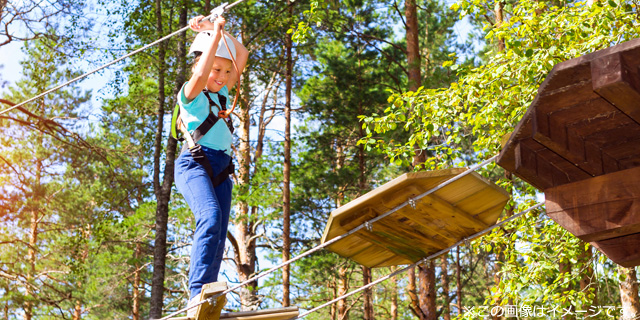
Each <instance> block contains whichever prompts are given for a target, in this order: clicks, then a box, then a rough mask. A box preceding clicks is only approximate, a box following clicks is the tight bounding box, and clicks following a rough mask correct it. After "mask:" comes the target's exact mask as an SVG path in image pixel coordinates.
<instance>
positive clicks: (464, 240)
mask: <svg viewBox="0 0 640 320" xmlns="http://www.w3.org/2000/svg"><path fill="white" fill-rule="evenodd" d="M543 204H544V203H543V202H538V203H537V204H535V205H534V206H531V207H529V208H528V209H526V210H524V211H522V212H520V213H517V214H515V215H513V216H511V217H509V218H508V219H505V220H502V221H500V222H499V223H496V224H494V225H493V226H491V227H488V228H486V229H484V230H482V231H480V232H477V233H475V234H473V235H471V236H469V237H466V238H463V239H462V240H460V241H458V242H456V243H455V244H454V245H452V246H450V247H448V248H446V249H442V250H440V251H438V252H436V253H434V254H432V255H430V256H428V257H425V258H422V259H421V260H419V261H418V262H415V263H413V264H410V265H409V266H407V267H405V268H403V269H398V270H396V271H394V272H392V273H390V274H388V275H386V276H384V277H382V278H379V279H377V280H376V281H373V282H371V283H369V284H367V285H365V286H362V287H360V288H358V289H356V290H353V291H351V292H349V293H346V294H344V295H342V296H339V297H337V298H335V299H333V300H331V301H329V302H326V303H324V304H322V305H319V306H317V307H315V308H313V309H311V310H309V311H306V312H304V313H302V314H300V315H298V316H296V317H293V318H290V319H288V320H294V319H301V318H304V317H306V316H308V315H309V314H311V313H314V312H316V311H318V310H320V309H322V308H324V307H326V306H329V305H332V304H334V303H336V302H338V301H340V300H342V299H345V298H348V297H350V296H352V295H354V294H356V293H358V292H361V291H363V290H366V289H369V288H371V287H373V286H374V285H376V284H378V283H380V282H382V281H385V280H387V279H389V278H391V277H393V276H395V275H398V274H400V273H402V272H405V271H407V270H409V269H410V268H413V267H416V266H417V265H419V264H421V263H424V262H427V261H430V260H431V259H433V258H435V257H438V256H440V255H442V254H445V253H447V252H448V251H450V250H451V249H453V248H455V247H457V246H459V245H461V244H463V243H466V242H468V241H471V240H474V239H476V238H477V237H479V236H482V235H484V234H485V233H487V232H490V231H491V230H493V229H495V228H497V227H500V226H502V225H504V224H505V223H507V222H510V221H512V220H514V219H516V218H519V217H521V216H522V215H525V214H527V213H529V212H531V211H533V210H535V209H537V208H539V207H540V206H542V205H543Z"/></svg>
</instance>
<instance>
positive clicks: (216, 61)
mask: <svg viewBox="0 0 640 320" xmlns="http://www.w3.org/2000/svg"><path fill="white" fill-rule="evenodd" d="M203 18H204V17H203V16H198V17H195V18H193V19H191V20H190V21H189V27H190V28H191V29H192V30H194V31H199V32H200V33H199V34H198V35H197V36H196V39H195V40H194V42H193V44H192V45H191V48H190V50H189V54H191V53H192V52H195V54H196V60H195V64H194V66H193V67H192V72H193V75H192V76H191V78H190V79H189V81H187V82H186V83H185V84H184V85H183V86H182V89H180V93H179V94H178V97H177V100H178V104H179V106H180V118H181V121H182V124H181V125H182V126H183V132H185V131H188V133H189V134H190V137H191V138H193V140H197V141H196V142H197V144H196V145H195V147H193V146H192V145H189V147H190V150H189V151H190V152H187V151H185V149H183V152H181V154H180V156H179V157H178V159H177V161H176V167H175V182H176V187H177V189H178V191H179V192H180V193H181V194H182V195H183V196H184V198H185V200H186V201H187V204H188V205H189V208H191V211H192V212H193V214H194V216H195V219H196V230H195V233H194V239H193V249H192V252H191V265H190V272H189V290H190V294H191V297H190V299H189V304H188V305H189V306H191V305H194V304H196V303H198V302H199V301H200V292H201V291H202V286H203V285H204V284H207V283H211V282H215V281H216V280H217V278H218V272H219V271H220V265H221V263H222V256H223V252H224V246H225V239H226V234H227V226H228V223H229V211H230V210H231V189H232V188H233V183H232V181H231V179H230V177H229V174H231V173H232V171H233V169H229V168H230V167H231V168H232V166H230V163H231V143H232V130H233V127H232V125H231V123H230V121H229V122H227V121H225V119H223V118H219V119H217V121H213V123H214V124H213V126H210V127H209V128H208V130H204V131H205V132H206V133H205V134H204V135H202V136H201V137H200V136H198V134H199V133H202V130H201V131H200V132H198V130H200V129H201V128H202V127H201V125H202V124H203V123H205V122H206V121H205V120H207V121H210V120H211V116H210V115H209V114H210V113H213V115H216V116H218V117H219V116H223V117H224V112H221V111H223V109H226V104H227V103H228V101H229V96H228V95H229V90H230V89H231V88H233V86H234V85H235V84H236V82H237V81H238V78H239V77H240V74H241V73H242V71H243V70H244V67H245V65H246V63H247V58H248V56H249V52H248V51H247V49H246V48H245V47H244V46H243V45H242V44H241V43H240V42H238V40H236V39H235V38H233V37H231V36H230V35H229V34H228V33H226V32H225V31H224V25H225V19H224V18H223V17H221V16H220V17H218V18H217V19H216V20H215V22H213V23H212V22H210V21H209V20H208V19H205V20H203ZM222 37H225V39H226V43H227V45H228V48H227V45H225V43H224V40H223V38H222ZM232 57H233V58H234V59H235V61H236V65H237V71H236V68H235V67H234V65H233V62H232ZM213 119H215V117H213ZM187 140H188V141H189V139H187ZM205 305H206V304H205ZM205 305H203V307H206V306H205ZM220 308H221V307H220ZM197 309H199V308H192V309H189V311H188V313H187V315H188V316H190V317H194V316H195V312H196V310H197ZM205 312H206V311H205ZM218 312H219V311H218ZM200 314H202V313H201V312H200Z"/></svg>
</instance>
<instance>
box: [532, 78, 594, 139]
mask: <svg viewBox="0 0 640 320" xmlns="http://www.w3.org/2000/svg"><path fill="white" fill-rule="evenodd" d="M596 99H600V96H598V95H597V94H596V93H594V92H593V89H592V85H591V81H586V80H585V81H582V82H577V83H573V84H571V85H569V86H566V87H563V88H560V89H557V90H555V91H553V92H552V93H548V92H545V95H540V98H539V99H538V100H536V105H535V106H536V107H535V114H534V117H533V133H534V134H535V133H538V134H541V135H543V136H545V137H549V138H551V137H552V130H554V125H553V124H552V123H551V117H552V116H553V115H554V113H568V112H569V111H568V110H573V109H575V108H576V107H579V106H581V105H582V104H584V103H585V102H586V101H592V100H596ZM565 110H567V112H563V111H565ZM552 140H553V139H552Z"/></svg>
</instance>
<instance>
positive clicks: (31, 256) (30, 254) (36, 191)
mask: <svg viewBox="0 0 640 320" xmlns="http://www.w3.org/2000/svg"><path fill="white" fill-rule="evenodd" d="M41 107H42V109H43V110H42V111H43V112H42V114H44V101H43V102H42V104H41ZM42 136H43V134H42V133H40V134H39V135H38V139H37V142H36V145H38V146H41V145H42V144H43V138H42ZM35 161H36V172H35V181H34V184H33V188H32V190H33V199H32V200H33V201H34V203H38V200H39V199H40V190H42V188H41V185H40V183H41V179H42V170H43V169H42V160H41V159H38V158H36V159H35ZM30 211H31V223H30V226H29V250H28V251H27V260H28V262H29V269H27V283H26V288H25V292H26V294H27V297H26V298H27V299H26V302H25V304H24V319H25V320H31V317H32V316H33V307H34V305H33V301H35V299H36V296H35V293H34V291H33V287H34V286H35V284H34V283H33V280H34V276H35V274H36V261H37V260H36V259H37V257H36V248H37V246H38V233H39V232H38V225H39V223H40V218H41V217H40V215H39V214H38V208H37V207H36V206H34V207H32V208H31V210H30Z"/></svg>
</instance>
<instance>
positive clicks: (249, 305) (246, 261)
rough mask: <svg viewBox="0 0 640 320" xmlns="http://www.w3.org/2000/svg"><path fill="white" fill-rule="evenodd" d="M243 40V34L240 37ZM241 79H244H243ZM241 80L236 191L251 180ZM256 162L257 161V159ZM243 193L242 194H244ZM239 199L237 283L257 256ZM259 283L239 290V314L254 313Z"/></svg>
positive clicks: (249, 216) (250, 218)
mask: <svg viewBox="0 0 640 320" xmlns="http://www.w3.org/2000/svg"><path fill="white" fill-rule="evenodd" d="M242 36H243V37H244V33H243V34H242ZM243 78H244V77H243ZM245 86H246V85H245V84H244V81H243V88H245V89H243V90H242V92H243V96H244V97H243V99H242V103H241V105H240V106H239V107H240V108H239V109H237V110H238V121H239V122H240V126H239V127H238V129H239V130H236V132H237V135H238V140H239V142H240V143H239V146H238V148H237V149H236V159H237V161H238V170H237V175H236V180H237V183H238V186H237V187H238V188H239V189H240V190H243V189H242V188H243V187H245V186H249V185H250V181H251V175H250V173H251V154H252V152H251V141H250V126H251V115H250V111H251V110H250V106H249V104H248V103H247V101H248V98H247V96H248V94H249V91H250V90H248V89H247V88H246V87H245ZM256 160H257V159H256ZM247 191H248V190H244V191H241V192H247ZM241 199H242V197H240V198H239V200H238V201H237V202H236V207H235V219H234V225H235V227H236V230H235V231H236V238H235V239H233V240H232V241H237V246H234V248H235V251H236V252H235V262H236V270H237V272H238V278H239V279H240V281H246V280H247V279H249V278H251V276H252V275H253V274H254V272H255V270H256V263H257V256H256V238H255V228H254V227H255V221H254V216H255V213H256V211H255V210H253V209H252V210H249V205H248V204H247V202H246V201H244V200H241ZM257 287H258V282H257V281H253V282H251V283H249V284H248V285H246V286H244V287H242V288H240V294H239V295H240V309H241V310H242V311H251V310H256V309H257V308H258V305H259V304H260V301H259V299H258V297H257Z"/></svg>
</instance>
